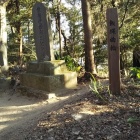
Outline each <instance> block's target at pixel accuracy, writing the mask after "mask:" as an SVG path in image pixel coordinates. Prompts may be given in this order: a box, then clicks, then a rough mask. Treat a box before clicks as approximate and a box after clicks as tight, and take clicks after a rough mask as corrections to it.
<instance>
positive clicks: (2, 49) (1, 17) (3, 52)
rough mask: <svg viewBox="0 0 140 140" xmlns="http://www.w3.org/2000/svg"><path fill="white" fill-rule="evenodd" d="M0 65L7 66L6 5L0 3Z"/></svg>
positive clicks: (5, 68) (4, 67) (5, 67)
mask: <svg viewBox="0 0 140 140" xmlns="http://www.w3.org/2000/svg"><path fill="white" fill-rule="evenodd" d="M0 66H2V68H3V69H4V70H7V68H8V61H7V31H6V6H5V5H4V4H0Z"/></svg>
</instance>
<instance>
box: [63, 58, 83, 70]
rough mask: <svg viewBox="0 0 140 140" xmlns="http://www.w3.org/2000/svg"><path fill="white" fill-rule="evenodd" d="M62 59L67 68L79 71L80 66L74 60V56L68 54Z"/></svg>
mask: <svg viewBox="0 0 140 140" xmlns="http://www.w3.org/2000/svg"><path fill="white" fill-rule="evenodd" d="M64 60H65V62H66V66H67V68H68V70H70V71H76V72H80V70H81V68H82V67H81V66H80V65H79V64H78V63H77V62H76V60H75V59H74V58H72V57H71V56H69V55H68V56H65V57H64Z"/></svg>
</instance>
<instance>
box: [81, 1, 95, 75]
mask: <svg viewBox="0 0 140 140" xmlns="http://www.w3.org/2000/svg"><path fill="white" fill-rule="evenodd" d="M81 3H82V15H83V27H84V42H85V45H84V49H85V70H86V72H90V73H92V74H95V73H96V69H95V64H94V55H93V42H92V28H91V13H90V4H89V1H88V0H81Z"/></svg>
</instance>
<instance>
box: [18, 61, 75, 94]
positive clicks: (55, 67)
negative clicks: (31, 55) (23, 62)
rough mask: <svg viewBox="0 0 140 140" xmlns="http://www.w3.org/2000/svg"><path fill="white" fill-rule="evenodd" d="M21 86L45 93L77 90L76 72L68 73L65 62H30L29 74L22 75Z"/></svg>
mask: <svg viewBox="0 0 140 140" xmlns="http://www.w3.org/2000/svg"><path fill="white" fill-rule="evenodd" d="M20 81H21V85H23V86H27V87H31V88H34V89H38V90H44V91H48V92H51V91H55V90H56V89H61V88H68V89H69V88H75V87H76V85H77V74H76V72H71V71H68V70H67V68H66V65H65V62H64V61H63V60H54V61H45V62H40V63H38V62H30V63H29V64H28V66H27V72H26V73H22V74H20Z"/></svg>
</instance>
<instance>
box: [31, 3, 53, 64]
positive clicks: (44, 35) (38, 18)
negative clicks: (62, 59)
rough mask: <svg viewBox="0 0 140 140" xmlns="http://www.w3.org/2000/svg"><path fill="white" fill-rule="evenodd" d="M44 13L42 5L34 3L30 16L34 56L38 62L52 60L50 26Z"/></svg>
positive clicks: (44, 9) (44, 8)
mask: <svg viewBox="0 0 140 140" xmlns="http://www.w3.org/2000/svg"><path fill="white" fill-rule="evenodd" d="M46 12H47V9H46V7H45V5H44V4H43V3H41V2H36V3H35V5H34V7H33V10H32V16H33V30H34V39H35V47H36V54H37V59H38V61H39V62H42V61H44V60H48V61H51V60H54V58H53V42H52V34H51V26H50V21H49V16H48V14H47V13H46Z"/></svg>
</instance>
